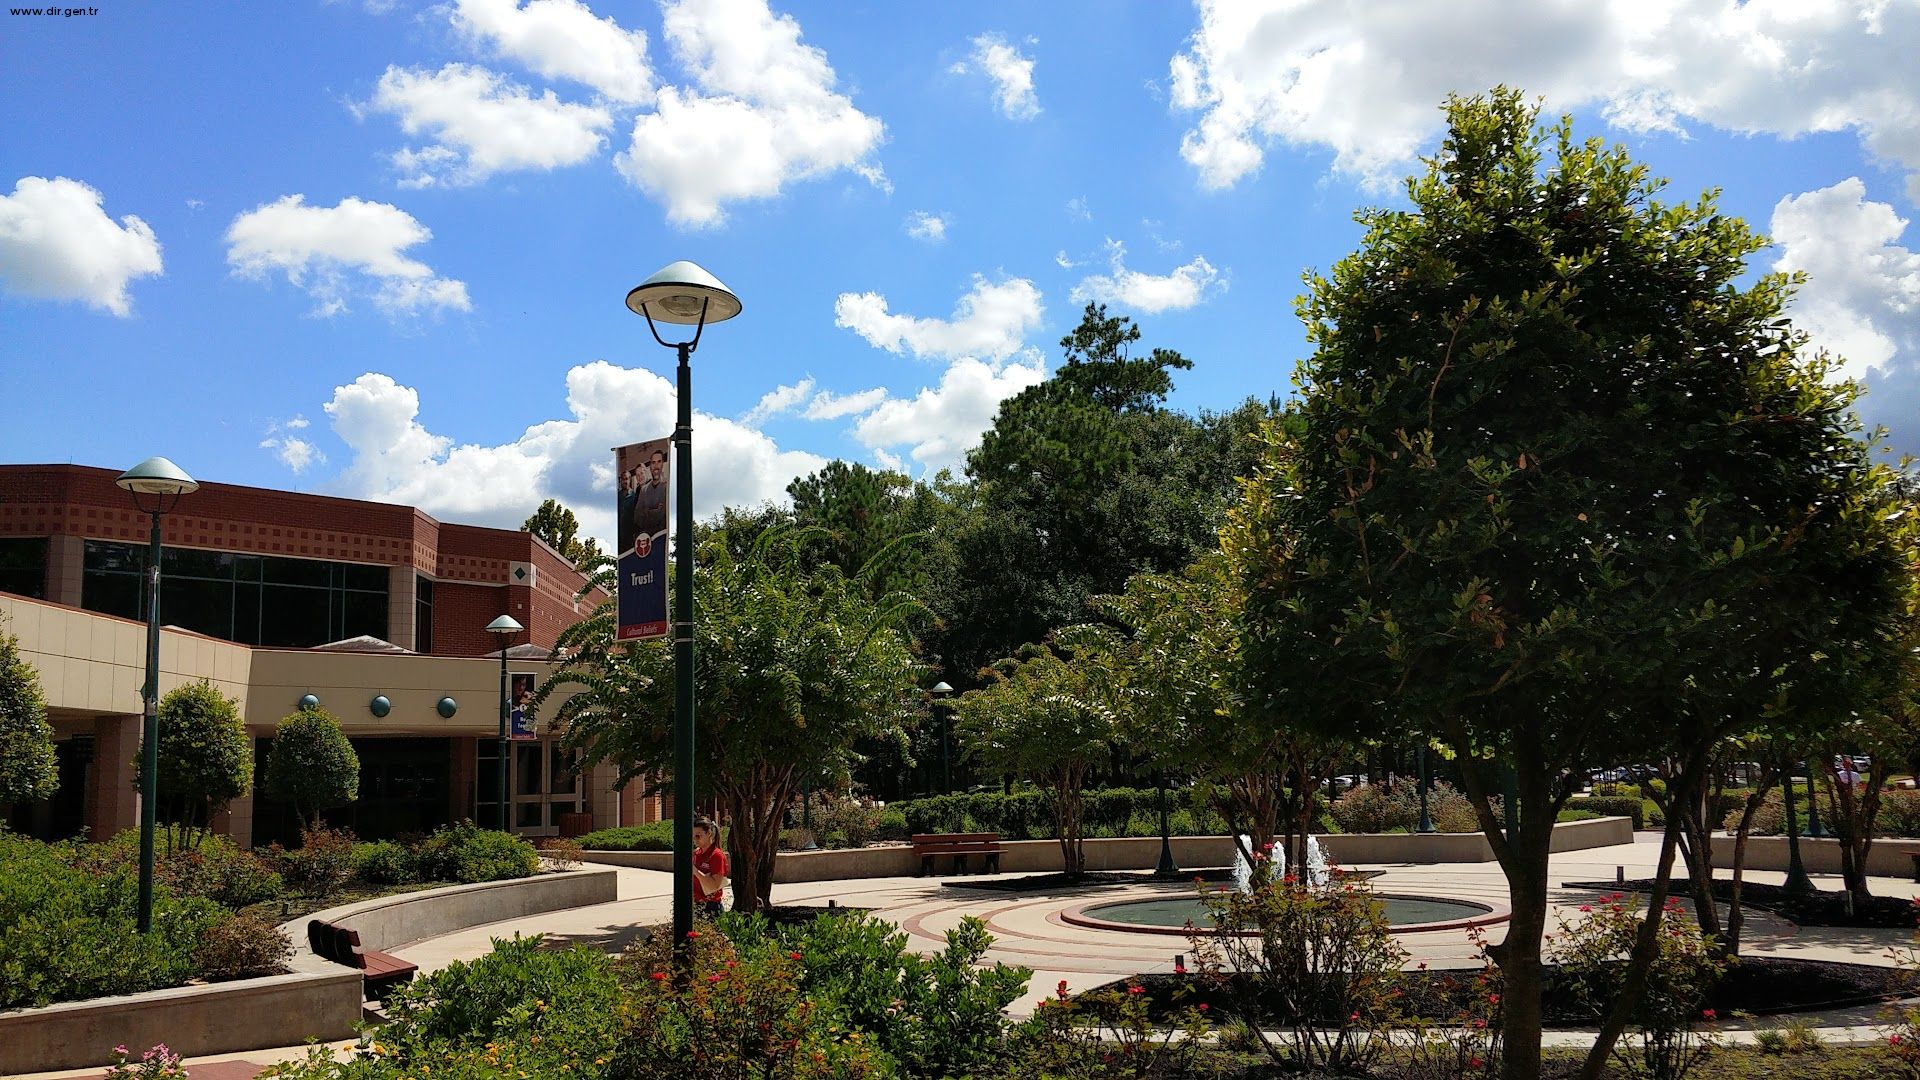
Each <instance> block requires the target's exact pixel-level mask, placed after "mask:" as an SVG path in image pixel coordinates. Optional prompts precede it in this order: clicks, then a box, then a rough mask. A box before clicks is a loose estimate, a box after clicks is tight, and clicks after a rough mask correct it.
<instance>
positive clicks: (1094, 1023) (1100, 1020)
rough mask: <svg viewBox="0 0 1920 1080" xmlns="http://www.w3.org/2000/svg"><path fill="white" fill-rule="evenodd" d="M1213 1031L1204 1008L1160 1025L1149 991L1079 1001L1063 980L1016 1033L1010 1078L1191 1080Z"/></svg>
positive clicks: (1130, 988)
mask: <svg viewBox="0 0 1920 1080" xmlns="http://www.w3.org/2000/svg"><path fill="white" fill-rule="evenodd" d="M1212 1030H1213V1028H1212V1025H1211V1024H1209V1023H1208V1021H1207V1006H1206V1005H1204V1004H1202V1005H1200V1006H1198V1007H1195V1008H1188V1009H1183V1010H1181V1011H1180V1012H1179V1013H1177V1014H1176V1015H1175V1016H1174V1017H1173V1018H1172V1019H1171V1020H1170V1021H1169V1022H1167V1023H1165V1024H1160V1023H1156V1022H1154V1021H1153V1020H1152V1019H1151V1018H1150V1016H1149V1010H1148V1002H1147V994H1146V989H1145V988H1144V987H1142V986H1141V985H1140V984H1139V983H1137V982H1133V981H1128V982H1127V983H1126V985H1125V986H1124V987H1122V988H1119V989H1111V988H1109V989H1103V990H1094V991H1090V992H1088V993H1085V994H1081V995H1080V996H1079V997H1078V998H1073V997H1069V996H1067V984H1066V982H1065V981H1064V980H1063V981H1062V982H1061V983H1060V986H1059V989H1058V992H1057V995H1056V996H1054V997H1050V998H1047V999H1045V1000H1044V1001H1042V1002H1040V1004H1039V1007H1038V1008H1036V1009H1035V1010H1034V1014H1033V1017H1032V1019H1030V1020H1029V1021H1028V1022H1027V1023H1026V1024H1024V1025H1022V1026H1021V1027H1020V1029H1019V1030H1018V1031H1017V1032H1016V1033H1015V1035H1014V1039H1013V1044H1012V1046H1011V1048H1010V1051H1011V1052H1010V1054H1009V1058H1010V1061H1011V1064H1010V1066H1009V1067H1008V1069H1007V1072H1006V1075H1007V1077H1008V1078H1009V1080H1046V1078H1052V1077H1067V1076H1071V1077H1075V1078H1076V1080H1080V1078H1084V1080H1105V1078H1108V1077H1126V1078H1129V1080H1139V1078H1141V1077H1145V1076H1148V1075H1158V1076H1186V1075H1190V1073H1191V1067H1192V1065H1193V1061H1194V1057H1195V1055H1197V1054H1198V1053H1199V1051H1200V1047H1201V1046H1202V1043H1203V1040H1205V1039H1206V1037H1207V1036H1208V1035H1209V1034H1211V1033H1212Z"/></svg>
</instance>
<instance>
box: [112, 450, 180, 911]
mask: <svg viewBox="0 0 1920 1080" xmlns="http://www.w3.org/2000/svg"><path fill="white" fill-rule="evenodd" d="M114 483H116V484H118V485H120V486H121V487H122V488H124V489H126V490H127V491H129V492H131V493H132V494H133V505H134V506H135V507H136V508H137V509H138V510H139V511H140V512H141V513H143V514H146V515H147V516H148V517H150V518H152V519H153V528H152V530H151V531H150V532H149V533H148V536H147V682H146V685H145V686H144V687H142V688H141V691H140V697H141V700H142V703H143V704H142V708H141V711H142V716H141V723H140V915H139V925H140V932H141V933H143V934H144V933H147V932H148V931H150V930H152V929H153V822H154V810H155V804H156V803H158V802H159V796H158V792H157V788H158V784H159V779H160V515H162V514H165V513H166V512H168V511H169V510H172V509H173V508H174V506H175V505H176V504H177V503H179V501H180V496H182V495H186V494H188V493H189V492H193V491H197V490H199V488H200V484H199V483H198V482H197V481H195V480H194V478H193V477H191V476H188V475H187V474H186V470H184V469H182V468H180V466H178V465H175V464H174V463H173V462H171V461H168V460H167V459H166V458H163V457H150V458H148V459H147V460H145V461H143V462H141V463H140V464H138V465H135V466H134V467H133V468H131V469H128V470H127V471H126V472H123V473H121V474H120V478H119V479H118V480H115V481H114Z"/></svg>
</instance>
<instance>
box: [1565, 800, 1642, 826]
mask: <svg viewBox="0 0 1920 1080" xmlns="http://www.w3.org/2000/svg"><path fill="white" fill-rule="evenodd" d="M1566 809H1568V810H1585V811H1587V812H1588V813H1590V814H1594V815H1596V816H1598V817H1624V818H1632V819H1633V827H1634V828H1636V829H1644V828H1646V827H1647V813H1646V806H1645V805H1644V803H1643V801H1642V800H1641V798H1640V797H1639V796H1638V795H1633V796H1612V795H1610V796H1580V795H1576V796H1574V797H1573V798H1571V799H1568V800H1567V805H1566Z"/></svg>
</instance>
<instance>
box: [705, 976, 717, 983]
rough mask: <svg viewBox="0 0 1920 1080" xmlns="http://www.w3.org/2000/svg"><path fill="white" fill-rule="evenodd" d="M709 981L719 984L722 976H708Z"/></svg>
mask: <svg viewBox="0 0 1920 1080" xmlns="http://www.w3.org/2000/svg"><path fill="white" fill-rule="evenodd" d="M707 981H708V982H719V981H720V976H718V975H709V976H707Z"/></svg>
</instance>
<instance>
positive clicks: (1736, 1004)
mask: <svg viewBox="0 0 1920 1080" xmlns="http://www.w3.org/2000/svg"><path fill="white" fill-rule="evenodd" d="M1477 974H1479V972H1478V970H1477V969H1466V970H1450V971H1408V972H1404V973H1403V975H1402V983H1401V988H1402V990H1403V991H1404V993H1405V995H1406V996H1405V998H1404V999H1403V1000H1404V1001H1405V1002H1406V1008H1407V1009H1408V1011H1409V1012H1411V1013H1413V1014H1415V1015H1417V1016H1422V1017H1426V1018H1428V1019H1432V1020H1440V1021H1449V1020H1452V1019H1454V1018H1455V1017H1456V1016H1457V1015H1459V1014H1460V1012H1461V1011H1463V1010H1464V1009H1466V1008H1467V1007H1468V1005H1469V1004H1470V1002H1472V1001H1473V999H1474V996H1475V986H1474V977H1475V976H1476V975H1477ZM1228 978H1229V979H1234V980H1237V979H1238V978H1239V976H1228ZM1128 981H1132V982H1137V983H1139V984H1140V986H1141V987H1142V988H1143V989H1144V990H1145V991H1146V993H1147V995H1148V1003H1149V1011H1150V1013H1151V1014H1152V1015H1154V1016H1155V1017H1156V1018H1164V1017H1166V1016H1169V1015H1171V1014H1173V1013H1175V1012H1178V1011H1181V1010H1184V1009H1187V1008H1190V1007H1192V1006H1196V1005H1199V1004H1200V1003H1201V1002H1206V1003H1207V1008H1208V1011H1209V1012H1211V1013H1212V1014H1213V1015H1214V1016H1215V1017H1219V1016H1221V1015H1229V1016H1230V1015H1234V1013H1235V1009H1234V1006H1233V1000H1234V998H1235V997H1236V996H1237V995H1236V994H1234V993H1232V992H1231V990H1230V989H1229V988H1227V987H1221V986H1218V985H1209V984H1208V983H1207V982H1205V981H1204V980H1202V979H1200V978H1199V977H1197V976H1194V975H1164V974H1161V975H1139V976H1135V977H1134V978H1133V979H1132V980H1124V979H1123V980H1116V981H1114V982H1111V983H1107V984H1106V986H1105V987H1104V988H1112V989H1119V988H1121V987H1123V986H1125V985H1126V983H1127V982H1128ZM1911 988H1912V977H1911V976H1910V975H1909V974H1907V973H1906V972H1903V971H1900V970H1899V969H1897V968H1885V967H1871V966H1868V965H1865V964H1841V963H1834V962H1832V961H1826V960H1791V959H1785V958H1781V957H1771V956H1750V957H1742V958H1741V960H1740V962H1739V963H1738V964H1736V965H1734V967H1733V968H1731V969H1730V970H1729V971H1728V972H1727V975H1726V977H1725V978H1723V979H1722V980H1721V981H1720V985H1719V986H1718V987H1715V988H1714V991H1713V993H1712V995H1710V996H1709V997H1708V999H1707V1005H1706V1007H1707V1008H1710V1009H1713V1010H1715V1011H1717V1012H1718V1013H1720V1015H1721V1016H1730V1015H1731V1014H1733V1013H1734V1012H1736V1011H1744V1012H1749V1013H1752V1014H1754V1015H1756V1016H1760V1015H1769V1014H1774V1013H1793V1012H1812V1011H1819V1010H1824V1009H1839V1008H1846V1007H1848V1006H1853V1005H1863V1004H1870V1003H1873V1002H1877V1001H1884V1000H1887V999H1889V998H1892V997H1897V996H1899V995H1900V994H1902V993H1904V992H1907V991H1909V990H1910V989H1911ZM1541 1001H1542V1008H1543V1010H1544V1012H1545V1018H1546V1024H1547V1026H1549V1027H1561V1028H1580V1027H1592V1026H1593V1025H1594V1024H1595V1023H1596V1022H1597V1019H1598V1018H1597V1017H1595V1016H1594V1014H1593V1013H1592V1012H1591V1011H1588V1010H1586V1009H1584V1008H1582V1007H1581V1006H1580V1005H1579V1003H1578V1002H1576V1001H1575V1000H1574V998H1573V996H1572V995H1571V994H1570V993H1569V992H1567V990H1566V989H1565V988H1563V987H1561V986H1558V985H1556V980H1555V979H1554V977H1553V969H1552V968H1551V967H1549V968H1548V969H1547V990H1546V993H1545V994H1544V995H1543V996H1542V999H1541Z"/></svg>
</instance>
